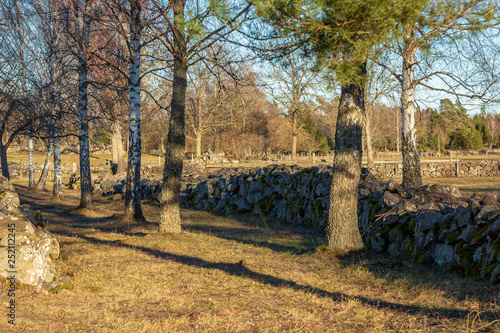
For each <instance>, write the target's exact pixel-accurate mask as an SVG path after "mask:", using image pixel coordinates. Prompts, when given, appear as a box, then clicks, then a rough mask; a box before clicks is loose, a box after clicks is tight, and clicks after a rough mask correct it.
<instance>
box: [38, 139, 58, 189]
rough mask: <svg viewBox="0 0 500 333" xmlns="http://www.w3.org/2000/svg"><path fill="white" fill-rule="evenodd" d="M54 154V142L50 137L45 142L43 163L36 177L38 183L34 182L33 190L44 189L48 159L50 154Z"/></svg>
mask: <svg viewBox="0 0 500 333" xmlns="http://www.w3.org/2000/svg"><path fill="white" fill-rule="evenodd" d="M53 154H54V144H53V140H52V138H49V139H48V143H47V154H46V156H45V162H44V163H43V169H42V173H41V174H40V178H39V179H38V183H37V184H36V187H35V190H38V191H43V190H45V184H46V183H47V175H48V174H49V169H50V164H51V162H50V160H51V159H52V155H53Z"/></svg>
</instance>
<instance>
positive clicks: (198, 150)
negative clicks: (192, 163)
mask: <svg viewBox="0 0 500 333" xmlns="http://www.w3.org/2000/svg"><path fill="white" fill-rule="evenodd" d="M195 134H196V158H197V159H200V158H201V131H198V132H196V133H195Z"/></svg>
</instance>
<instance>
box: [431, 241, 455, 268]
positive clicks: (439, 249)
mask: <svg viewBox="0 0 500 333" xmlns="http://www.w3.org/2000/svg"><path fill="white" fill-rule="evenodd" d="M454 254H455V249H454V247H453V246H452V245H446V244H441V243H436V244H435V245H434V252H433V255H432V256H433V258H434V261H435V262H436V263H437V264H438V265H439V266H450V265H452V264H453V257H454Z"/></svg>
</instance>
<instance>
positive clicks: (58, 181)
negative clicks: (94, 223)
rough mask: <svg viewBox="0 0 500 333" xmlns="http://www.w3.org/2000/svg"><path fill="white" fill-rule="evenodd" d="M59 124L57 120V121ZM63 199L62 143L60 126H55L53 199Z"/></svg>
mask: <svg viewBox="0 0 500 333" xmlns="http://www.w3.org/2000/svg"><path fill="white" fill-rule="evenodd" d="M55 121H56V122H57V120H55ZM62 197H63V190H62V174H61V143H60V139H59V125H58V124H57V123H56V124H55V125H54V185H53V187H52V198H54V199H56V200H59V199H62Z"/></svg>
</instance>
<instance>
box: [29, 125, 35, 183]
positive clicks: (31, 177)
mask: <svg viewBox="0 0 500 333" xmlns="http://www.w3.org/2000/svg"><path fill="white" fill-rule="evenodd" d="M28 188H29V189H30V190H32V189H34V188H35V171H34V170H33V132H32V131H31V129H30V131H29V133H28Z"/></svg>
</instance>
